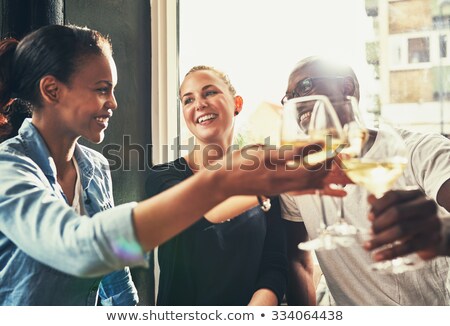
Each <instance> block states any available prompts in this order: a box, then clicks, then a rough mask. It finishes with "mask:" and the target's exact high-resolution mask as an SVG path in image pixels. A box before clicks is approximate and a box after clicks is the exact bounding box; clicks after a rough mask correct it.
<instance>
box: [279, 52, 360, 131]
mask: <svg viewBox="0 0 450 326" xmlns="http://www.w3.org/2000/svg"><path fill="white" fill-rule="evenodd" d="M353 75H354V74H353V72H352V71H351V70H350V68H349V67H348V68H347V67H341V66H338V65H333V64H331V63H328V62H325V61H321V60H311V61H305V62H302V63H300V64H299V65H298V66H297V67H296V68H295V69H294V71H293V72H292V73H291V75H290V77H289V82H288V88H287V91H286V94H288V95H289V98H292V97H296V96H307V95H325V96H327V97H328V99H329V100H330V102H331V104H332V105H333V106H334V108H335V110H336V113H337V115H338V116H339V119H340V120H341V123H342V124H345V121H346V120H347V118H346V116H347V113H348V108H346V106H345V105H344V103H345V102H346V100H345V99H346V96H357V97H358V96H359V93H358V88H357V82H356V80H355V79H354V77H353ZM355 78H356V77H355ZM305 81H306V82H307V83H306V82H305ZM303 84H307V86H308V87H307V88H305V87H302V86H303ZM303 89H307V94H306V93H302V94H298V93H299V91H301V90H303ZM298 108H299V109H298V118H299V124H300V126H301V127H302V128H303V129H305V128H307V126H308V124H309V121H310V117H311V111H312V109H313V108H314V102H306V103H304V104H302V105H299V106H298Z"/></svg>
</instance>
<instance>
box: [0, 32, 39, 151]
mask: <svg viewBox="0 0 450 326" xmlns="http://www.w3.org/2000/svg"><path fill="white" fill-rule="evenodd" d="M18 43H19V42H18V41H17V40H16V39H13V38H8V39H4V40H2V41H0V143H1V142H3V141H5V140H7V139H9V138H12V137H14V136H16V135H17V133H18V131H19V128H20V126H21V125H22V122H23V120H25V118H28V117H31V110H30V107H29V105H28V104H27V103H25V102H23V101H21V100H19V99H13V98H12V97H13V91H12V88H11V85H12V81H11V71H12V69H11V68H12V65H13V57H14V52H15V50H16V48H17V44H18Z"/></svg>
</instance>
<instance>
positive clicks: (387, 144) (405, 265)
mask: <svg viewBox="0 0 450 326" xmlns="http://www.w3.org/2000/svg"><path fill="white" fill-rule="evenodd" d="M371 134H372V135H376V137H372V138H373V139H372V140H373V142H368V143H367V144H366V146H364V148H362V151H361V155H360V156H359V157H357V156H353V157H343V158H342V159H341V161H342V166H343V170H344V172H345V173H346V174H347V176H348V177H349V178H350V179H351V180H352V181H353V182H354V183H355V184H357V185H360V186H363V187H365V188H366V189H367V190H368V191H369V192H370V193H372V194H373V195H374V196H375V197H376V198H381V197H382V196H383V195H384V194H385V193H386V192H387V191H388V190H390V189H393V187H394V185H395V183H396V182H397V180H398V178H399V177H400V176H401V175H402V174H403V171H404V169H405V167H406V165H407V162H408V156H407V149H406V144H405V142H404V140H403V138H402V136H401V135H400V133H399V131H398V130H397V129H395V128H394V127H392V125H391V124H389V123H387V122H386V121H381V122H380V124H379V127H378V130H377V131H373V132H371ZM368 144H371V145H370V148H369V145H368ZM381 144H383V145H381ZM393 245H395V244H390V245H388V246H393ZM423 265H424V262H423V260H421V259H420V258H419V256H418V255H417V254H410V255H407V256H404V257H398V258H395V259H392V260H387V261H382V262H376V263H373V264H371V266H370V268H371V270H373V271H378V272H382V273H394V274H399V273H403V272H406V271H410V270H415V269H418V268H421V267H422V266H423Z"/></svg>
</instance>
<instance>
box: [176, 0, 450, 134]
mask: <svg viewBox="0 0 450 326" xmlns="http://www.w3.org/2000/svg"><path fill="white" fill-rule="evenodd" d="M179 1H180V26H179V30H180V56H179V58H180V74H181V75H180V78H181V79H182V78H183V77H184V74H185V73H186V72H187V71H188V70H189V69H190V68H191V67H192V66H194V65H200V64H202V65H204V64H206V65H212V66H215V67H217V68H220V69H221V70H224V71H225V72H226V73H228V75H229V77H230V78H231V81H232V83H233V84H234V86H235V88H236V90H237V92H238V93H239V94H240V95H241V96H242V97H243V98H244V109H243V111H242V112H241V113H240V114H239V116H238V118H236V128H235V130H236V132H237V133H239V132H241V130H245V129H247V130H249V129H250V130H252V128H253V126H254V125H255V124H253V123H252V121H256V120H254V119H256V118H255V117H256V116H258V119H260V117H270V118H268V119H269V120H270V119H273V116H272V113H273V112H275V110H276V109H279V108H280V105H279V103H280V99H281V98H282V97H283V95H284V94H285V92H286V86H287V82H288V76H289V73H290V71H291V70H292V69H293V67H294V66H295V64H296V63H297V62H298V61H300V60H301V59H304V58H305V57H307V56H311V55H321V56H326V57H329V58H331V59H333V60H336V61H339V62H344V63H348V64H349V65H351V66H352V67H353V69H354V70H355V72H356V75H357V76H358V78H359V82H360V88H361V89H360V90H361V108H362V109H363V110H364V111H366V112H367V113H368V116H371V117H375V118H376V116H377V115H383V116H385V117H386V118H388V119H390V120H391V121H395V122H396V123H397V124H398V126H400V127H403V128H409V129H413V130H417V131H425V132H443V133H450V103H449V102H448V97H447V96H439V95H440V94H443V95H445V94H449V93H450V85H449V84H450V83H449V82H448V77H447V76H449V74H448V71H450V60H449V54H448V44H447V43H448V25H446V24H437V23H436V22H439V21H447V18H446V17H448V11H450V2H448V3H447V2H442V5H440V4H441V2H436V1H434V0H433V1H428V0H402V1H390V0H383V1H372V0H346V1H336V0H314V1H306V0H305V1H300V0H283V1H279V0H267V1H260V0H245V1H242V0H179ZM436 6H437V7H436ZM441 7H442V8H441ZM441 9H442V10H441ZM444 9H445V10H444ZM218 12H220V13H221V14H220V15H217V14H215V13H218ZM441 12H442V13H443V14H442V15H441ZM441 16H442V17H441ZM444 34H445V35H444ZM252 119H253V120H252ZM258 121H259V120H258ZM268 126H270V127H266V128H265V131H271V130H272V129H273V128H272V127H273V126H274V123H269V124H268ZM252 132H253V133H255V132H256V131H255V128H253V130H252ZM258 132H259V130H258ZM258 137H259V136H258Z"/></svg>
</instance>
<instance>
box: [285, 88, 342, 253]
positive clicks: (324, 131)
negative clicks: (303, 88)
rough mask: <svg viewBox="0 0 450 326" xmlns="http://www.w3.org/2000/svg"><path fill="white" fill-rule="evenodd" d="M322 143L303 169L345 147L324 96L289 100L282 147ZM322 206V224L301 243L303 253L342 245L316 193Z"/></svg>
mask: <svg viewBox="0 0 450 326" xmlns="http://www.w3.org/2000/svg"><path fill="white" fill-rule="evenodd" d="M311 142H314V143H315V142H321V143H323V144H324V147H323V148H322V150H320V151H317V152H314V153H310V154H308V155H306V156H304V157H303V158H302V160H301V162H298V164H303V165H304V166H306V167H309V166H315V165H317V164H319V163H322V162H324V161H326V160H328V159H329V158H333V157H335V156H336V155H337V153H338V152H339V149H340V148H341V147H343V146H344V147H345V146H346V143H345V134H344V130H343V128H342V125H341V122H340V120H339V117H338V115H337V113H336V111H335V109H334V107H333V105H332V104H331V102H330V100H329V99H328V97H326V96H322V95H311V96H305V97H299V98H294V99H291V100H288V101H287V102H286V103H285V104H284V107H283V119H282V129H281V144H282V145H291V146H304V145H305V144H306V143H311ZM317 194H318V196H319V201H320V206H321V210H322V212H321V214H320V215H321V221H320V223H319V230H318V236H317V238H315V239H312V240H310V241H306V242H302V243H300V244H299V248H300V249H302V250H331V249H335V248H336V247H337V246H338V245H343V244H342V241H336V240H335V238H334V236H333V235H332V234H331V233H330V232H329V230H328V229H327V223H326V217H325V210H324V205H323V198H322V196H321V195H320V192H319V191H318V192H317Z"/></svg>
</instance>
